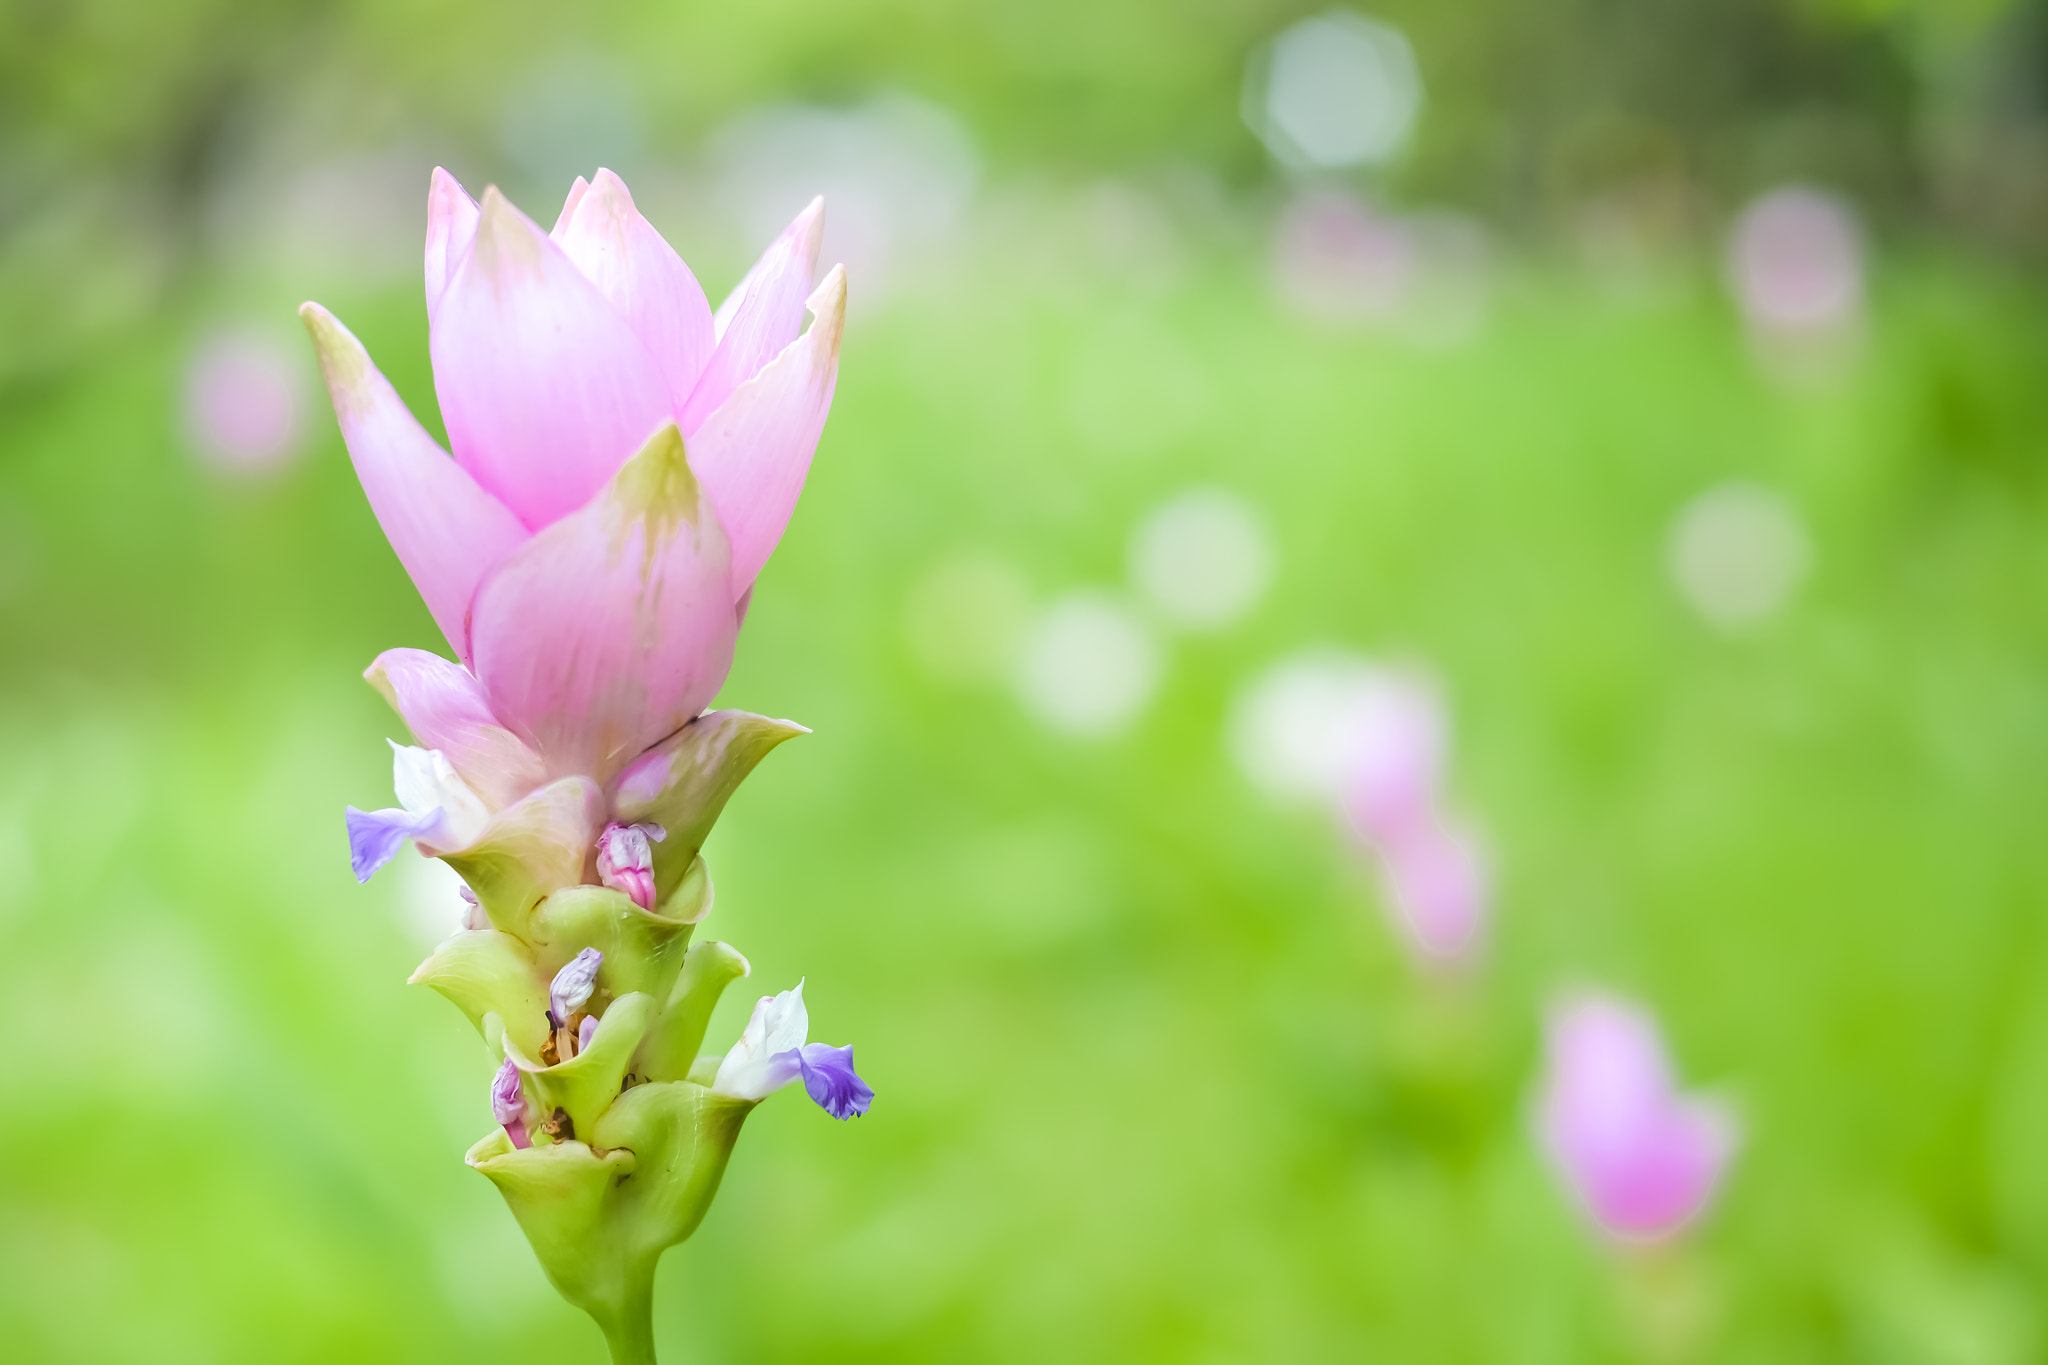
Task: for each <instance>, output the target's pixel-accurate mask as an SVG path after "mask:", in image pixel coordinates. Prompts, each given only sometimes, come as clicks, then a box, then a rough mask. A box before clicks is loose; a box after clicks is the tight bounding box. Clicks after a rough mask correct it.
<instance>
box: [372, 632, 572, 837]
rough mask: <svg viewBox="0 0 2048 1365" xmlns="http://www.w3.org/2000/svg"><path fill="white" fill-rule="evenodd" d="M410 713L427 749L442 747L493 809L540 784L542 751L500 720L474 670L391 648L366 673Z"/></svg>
mask: <svg viewBox="0 0 2048 1365" xmlns="http://www.w3.org/2000/svg"><path fill="white" fill-rule="evenodd" d="M363 676H364V677H365V678H367V679H369V682H370V686H372V687H374V688H376V689H377V690H378V691H379V692H380V693H382V694H383V696H384V700H386V701H388V702H390V703H391V707H392V709H393V710H395V711H396V712H398V714H399V715H401V716H403V717H405V723H406V724H407V725H408V726H410V727H411V729H412V734H413V739H414V740H415V741H416V742H417V743H418V744H419V745H420V747H421V748H423V749H439V750H440V751H441V752H442V753H444V754H446V755H447V756H448V761H449V762H450V763H452V764H454V765H455V771H456V772H458V773H460V774H462V778H463V780H464V781H466V782H468V783H469V785H470V786H472V787H474V788H476V792H477V795H479V796H481V797H482V798H483V799H484V804H486V805H488V806H489V807H490V808H491V809H492V810H494V811H495V810H502V809H504V808H505V807H506V806H509V805H511V804H512V803H513V802H514V801H517V800H518V799H519V798H520V797H522V796H524V795H526V794H527V793H528V792H530V791H532V790H533V789H534V788H535V787H538V786H539V785H540V781H541V764H540V755H539V754H536V753H535V752H534V751H533V750H531V749H529V748H527V747H526V745H525V743H524V742H523V741H521V740H520V738H519V736H517V735H515V734H513V733H512V732H511V731H510V730H507V729H506V728H505V727H504V726H502V725H500V724H498V718H497V717H496V716H494V715H492V714H491V707H490V703H489V702H487V701H485V700H484V690H483V687H482V686H481V685H480V684H479V683H478V682H477V680H476V679H475V677H473V676H472V675H471V674H470V672H469V670H468V669H466V668H463V667H462V666H461V665H459V664H452V663H450V662H448V661H447V660H446V659H444V658H442V657H441V656H440V655H438V654H429V653H428V652H427V651H426V650H424V649H387V650H385V651H384V652H383V653H382V654H379V655H378V656H377V659H376V661H375V662H374V663H372V664H371V665H370V666H369V668H368V669H366V670H365V671H364V673H363Z"/></svg>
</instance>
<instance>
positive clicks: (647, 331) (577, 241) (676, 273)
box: [552, 170, 714, 412]
mask: <svg viewBox="0 0 2048 1365" xmlns="http://www.w3.org/2000/svg"><path fill="white" fill-rule="evenodd" d="M577 183H578V184H581V183H582V182H581V181H578V182H577ZM552 235H553V237H554V239H555V240H556V241H558V242H560V243H561V244H562V250H563V251H565V252H567V253H568V254H569V259H570V260H572V261H574V262H576V268H577V269H578V270H581V271H582V272H583V273H584V275H585V276H587V277H588V278H589V280H590V282H591V283H592V284H594V285H596V286H597V289H598V292H599V293H601V294H603V295H604V296H605V298H606V299H607V300H609V301H610V302H611V305H612V307H613V308H615V309H617V310H618V312H619V316H620V317H623V318H624V319H625V320H626V321H627V322H628V323H630V324H631V325H632V328H633V330H634V331H635V332H637V333H639V335H640V339H641V340H642V341H644V342H646V343H647V349H648V350H649V351H651V352H653V353H654V359H655V363H656V364H658V365H660V366H661V374H662V378H663V379H664V380H666V381H667V383H668V394H669V400H670V403H671V405H672V407H673V410H674V411H676V412H681V411H682V410H683V404H684V403H685V402H687V401H688V400H689V397H690V390H691V389H692V388H694V387H695V386H696V383H697V377H698V376H699V375H701V374H702V373H703V372H704V365H705V362H706V361H708V360H709V359H710V358H711V349H712V346H713V345H714V340H713V338H712V335H711V305H710V304H708V303H706V302H705V301H704V290H703V289H702V288H701V287H700V286H699V285H698V283H697V277H696V276H695V275H692V274H691V273H690V267H688V266H687V265H684V264H683V258H682V257H680V256H678V255H676V252H675V248H674V247H672V246H670V245H669V244H668V243H667V242H666V241H664V240H662V236H661V234H660V233H658V232H656V231H655V230H654V225H653V224H651V223H649V222H648V221H647V220H646V219H645V218H642V217H641V216H640V211H639V210H638V209H636V208H634V207H633V196H632V194H631V193H630V192H629V191H628V190H627V189H626V182H625V181H623V180H621V179H619V178H618V177H617V176H616V175H613V174H612V173H611V172H610V171H606V170H600V171H599V172H598V173H597V179H595V180H593V181H591V182H590V187H589V189H588V190H587V191H586V192H585V193H583V194H580V195H579V194H577V193H576V192H575V191H573V190H572V191H571V192H570V195H569V204H568V206H567V207H565V208H564V209H563V210H562V221H561V222H560V223H558V224H556V226H555V231H554V233H553V234H552Z"/></svg>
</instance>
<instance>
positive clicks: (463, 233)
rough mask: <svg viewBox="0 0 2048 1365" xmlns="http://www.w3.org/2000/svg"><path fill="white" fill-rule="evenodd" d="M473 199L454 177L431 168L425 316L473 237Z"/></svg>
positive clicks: (435, 305)
mask: <svg viewBox="0 0 2048 1365" xmlns="http://www.w3.org/2000/svg"><path fill="white" fill-rule="evenodd" d="M476 217H477V212H476V201H475V200H474V199H471V198H470V197H469V193H468V191H466V190H464V189H463V188H462V186H461V185H460V184H458V183H457V182H456V179H455V177H454V176H452V175H450V174H448V172H446V171H444V170H442V169H441V168H440V167H439V166H436V167H434V179H433V181H432V183H431V184H430V185H429V186H428V188H427V316H428V317H430V318H431V317H432V316H433V315H434V310H435V309H436V308H438V307H439V306H440V303H441V295H443V294H445V293H446V292H447V291H448V281H449V280H451V279H453V278H455V271H456V268H457V267H458V266H460V265H461V264H462V258H463V257H464V256H467V255H468V254H469V244H470V243H471V242H472V241H474V240H475V239H476Z"/></svg>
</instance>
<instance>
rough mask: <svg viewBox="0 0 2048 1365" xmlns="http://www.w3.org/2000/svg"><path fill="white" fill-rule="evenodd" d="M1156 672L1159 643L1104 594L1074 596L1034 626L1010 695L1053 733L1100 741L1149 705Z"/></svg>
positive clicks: (1157, 678)
mask: <svg viewBox="0 0 2048 1365" xmlns="http://www.w3.org/2000/svg"><path fill="white" fill-rule="evenodd" d="M1160 667H1161V661H1160V657H1159V649H1158V646H1157V645H1156V644H1154V642H1153V640H1152V637H1151V635H1150V634H1148V633H1147V632H1146V630H1145V627H1144V625H1143V623H1141V622H1140V621H1139V620H1138V618H1137V617H1136V616H1134V615H1133V614H1132V613H1131V611H1130V609H1129V608H1127V607H1125V606H1124V605H1123V604H1122V603H1121V602H1119V601H1118V600H1116V599H1115V598H1113V597H1110V596H1108V595H1107V594H1103V593H1098V592H1081V593H1074V594H1071V595H1069V596H1067V597H1063V598H1061V599H1060V600H1058V601H1056V602H1054V603H1053V604H1052V605H1051V606H1050V607H1048V608H1047V609H1046V611H1045V613H1044V614H1043V615H1041V616H1040V617H1039V618H1038V620H1037V621H1036V622H1034V623H1033V625H1032V627H1031V631H1030V633H1029V635H1028V636H1026V638H1025V642H1024V654H1023V658H1022V660H1021V665H1020V667H1019V670H1018V674H1017V692H1018V696H1019V698H1020V699H1021V700H1022V701H1023V703H1024V707H1025V709H1026V710H1028V711H1029V712H1030V713H1031V714H1032V715H1034V716H1036V717H1037V718H1038V719H1039V720H1040V721H1042V722H1043V723H1044V724H1045V725H1047V726H1048V727H1050V728H1052V729H1054V730H1058V731H1061V732H1062V733H1065V734H1072V735H1083V736H1090V737H1100V736H1106V735H1111V734H1114V733H1116V732H1117V731H1118V730H1121V729H1122V728H1124V727H1125V726H1126V725H1128V724H1129V723H1130V722H1131V721H1132V720H1133V719H1134V718H1136V716H1137V715H1138V713H1139V712H1140V711H1142V710H1143V709H1144V708H1145V704H1146V703H1147V702H1149V701H1151V699H1152V693H1153V690H1154V689H1155V688H1156V687H1157V686H1158V685H1159V675H1160Z"/></svg>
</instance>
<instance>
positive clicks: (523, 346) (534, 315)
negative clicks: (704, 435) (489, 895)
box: [428, 187, 670, 530]
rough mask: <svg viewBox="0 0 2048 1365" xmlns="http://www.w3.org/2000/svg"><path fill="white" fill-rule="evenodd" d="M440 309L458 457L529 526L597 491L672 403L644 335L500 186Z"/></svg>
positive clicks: (433, 346)
mask: <svg viewBox="0 0 2048 1365" xmlns="http://www.w3.org/2000/svg"><path fill="white" fill-rule="evenodd" d="M430 322H431V327H430V336H429V340H428V349H429V350H430V351H431V353H432V355H433V360H434V389H435V391H436V392H437V393H438V394H439V395H440V399H441V416H442V417H443V419H445V420H446V422H447V424H448V442H449V444H450V445H451V446H452V447H453V448H454V451H455V458H456V460H457V461H458V462H460V463H461V465H462V467H463V468H464V469H467V470H468V471H469V472H470V473H471V474H473V475H475V476H476V480H477V482H478V483H480V484H482V485H483V486H484V487H485V488H487V489H489V490H490V491H491V492H492V493H493V494H495V495H496V496H497V497H498V499H499V500H500V501H502V502H503V503H504V504H505V505H506V506H507V507H509V508H511V509H512V511H513V513H514V514H515V515H516V516H518V517H519V519H520V520H521V521H522V522H523V523H524V524H525V525H526V526H527V527H529V528H530V529H533V530H539V529H540V528H541V527H544V526H547V525H549V524H550V523H552V522H555V521H557V520H559V519H560V518H562V517H564V516H567V515H568V514H569V513H571V512H573V511H575V510H576V509H577V508H579V507H582V506H583V505H584V504H585V503H586V502H588V501H590V499H591V497H592V495H593V494H595V493H596V492H597V491H598V490H599V489H600V488H602V487H603V486H604V483H605V480H607V479H609V478H610V477H611V476H612V475H613V474H615V473H617V472H618V469H619V466H620V465H622V464H624V463H625V461H626V459H627V457H628V456H630V455H631V454H632V453H633V452H634V451H635V450H636V449H638V448H639V446H640V444H641V443H642V442H643V441H645V440H646V439H647V433H648V432H650V431H653V430H654V429H655V427H656V426H657V425H659V424H660V423H661V422H663V421H665V420H667V419H668V418H669V416H670V405H669V400H668V389H667V386H666V385H665V384H664V383H663V381H662V377H661V370H660V368H659V367H658V366H657V365H656V364H655V361H654V357H653V355H652V354H651V353H649V351H648V349H647V347H646V345H645V344H644V343H642V342H641V340H640V338H639V337H638V336H637V335H636V334H635V333H634V331H633V329H632V328H631V327H630V326H629V325H627V323H626V320H625V319H624V318H623V317H621V316H620V315H619V313H618V311H617V310H616V309H614V308H613V307H612V306H611V304H609V303H607V302H606V301H605V298H604V295H602V294H601V293H599V292H598V289H597V286H596V285H594V284H592V283H591V282H590V281H589V280H587V279H585V278H584V276H583V272H582V271H580V270H578V269H577V268H576V265H575V263H574V262H573V261H571V260H570V259H569V257H568V256H567V255H566V254H565V253H564V252H563V251H562V249H561V248H560V247H559V246H557V245H555V243H554V242H552V241H550V240H549V238H548V235H547V234H546V233H544V232H542V231H541V230H540V229H539V228H538V227H536V226H535V225H534V224H533V222H532V220H530V219H529V218H527V217H526V215H525V214H523V213H521V212H520V211H519V210H518V209H516V208H513V207H512V205H511V203H510V202H509V201H507V200H506V198H505V197H504V196H503V195H502V194H500V193H498V191H497V189H496V188H495V187H493V188H491V189H487V190H485V191H484V197H483V203H482V204H481V206H480V209H479V217H478V221H477V229H476V242H475V245H474V246H472V247H471V248H470V252H469V255H468V257H467V258H466V259H465V260H464V261H463V263H462V265H461V267H460V269H458V270H457V271H456V273H455V275H454V277H453V278H452V279H451V280H450V281H449V283H448V289H447V292H446V293H445V294H444V295H443V296H442V299H441V306H440V308H439V309H438V310H437V311H436V312H435V314H434V315H433V317H432V318H431V320H430Z"/></svg>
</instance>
